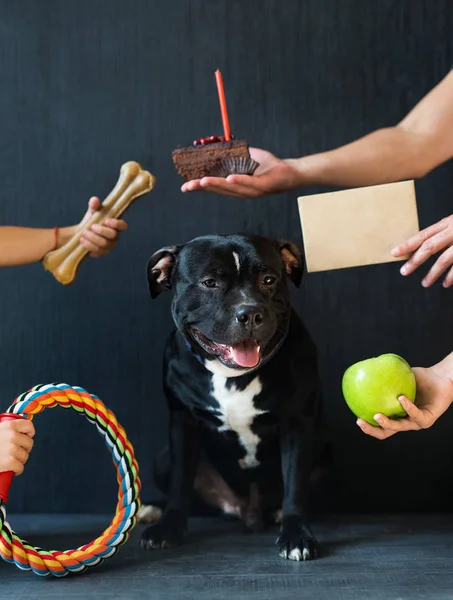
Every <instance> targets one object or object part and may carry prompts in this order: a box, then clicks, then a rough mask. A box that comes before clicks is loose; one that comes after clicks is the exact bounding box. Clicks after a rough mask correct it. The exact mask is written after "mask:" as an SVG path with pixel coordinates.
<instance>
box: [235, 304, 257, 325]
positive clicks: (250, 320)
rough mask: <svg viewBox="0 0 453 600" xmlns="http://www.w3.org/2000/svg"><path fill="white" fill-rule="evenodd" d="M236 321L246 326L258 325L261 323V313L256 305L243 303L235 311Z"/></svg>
mask: <svg viewBox="0 0 453 600" xmlns="http://www.w3.org/2000/svg"><path fill="white" fill-rule="evenodd" d="M236 321H237V322H238V323H240V324H241V325H244V326H246V327H259V326H260V325H262V323H263V313H262V312H261V311H260V309H259V308H258V307H257V306H250V305H245V304H244V305H243V306H240V307H239V308H238V309H237V311H236Z"/></svg>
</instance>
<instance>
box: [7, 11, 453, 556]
mask: <svg viewBox="0 0 453 600" xmlns="http://www.w3.org/2000/svg"><path fill="white" fill-rule="evenodd" d="M452 25H453V4H452V2H451V0H416V1H415V0H398V1H396V0H380V1H379V2H363V1H361V0H342V2H338V0H304V1H301V0H284V1H282V0H247V2H244V1H243V0H229V1H228V2H225V1H223V0H222V1H221V0H209V1H208V0H173V2H168V1H167V0H153V1H152V2H150V1H149V0H128V1H127V2H125V1H124V0H108V1H107V0H77V1H74V0H71V1H70V0H66V1H65V2H61V1H59V0H40V2H36V0H21V2H11V1H9V0H0V81H1V86H0V176H1V181H2V190H1V200H0V223H2V224H21V225H33V226H48V227H52V226H54V225H55V224H58V225H65V224H70V223H71V222H75V221H77V220H78V219H80V217H81V216H82V213H83V212H84V210H85V207H86V203H87V201H88V198H89V197H90V196H91V195H92V194H99V195H100V196H101V197H103V196H104V195H105V194H106V193H108V192H109V191H110V189H111V188H112V187H113V185H114V183H115V182H116V179H117V176H118V173H119V168H120V166H121V164H122V163H123V162H125V161H128V160H132V159H135V160H138V161H141V162H142V163H143V164H144V165H145V166H146V167H147V168H149V169H150V170H151V171H152V172H153V173H154V174H155V175H156V176H157V180H158V181H157V185H156V188H155V191H154V192H153V193H152V194H151V195H149V196H147V197H145V198H144V199H141V200H139V201H138V203H137V205H136V206H134V207H132V209H131V211H130V212H129V213H128V215H127V219H128V221H129V224H130V231H129V232H128V233H127V234H125V235H124V236H123V238H122V240H121V243H120V245H119V247H118V250H117V251H116V252H115V253H114V254H113V255H111V256H109V257H107V258H106V259H102V261H97V260H90V261H87V262H86V263H85V264H84V265H83V266H82V268H81V271H80V274H79V277H78V279H77V280H76V282H75V283H74V284H73V286H71V287H69V288H64V287H62V286H61V285H60V284H58V283H57V282H55V281H54V279H53V278H52V277H51V276H50V275H49V274H47V273H45V272H44V271H43V269H42V267H41V266H40V265H34V266H29V267H23V268H20V269H2V270H1V272H0V315H1V325H0V364H1V379H0V397H1V399H2V400H1V403H2V405H3V407H4V408H7V407H8V406H9V404H10V402H11V401H12V400H13V398H14V397H15V396H16V395H17V394H19V393H21V392H22V391H24V390H25V389H28V388H29V387H31V386H32V385H34V384H37V383H40V382H50V381H58V380H60V381H61V380H63V381H65V382H67V383H69V384H75V385H81V386H83V387H85V388H87V389H88V390H89V391H91V392H93V393H96V394H98V395H99V396H100V397H101V398H102V399H104V400H105V402H106V403H107V404H108V405H109V406H110V407H111V408H112V409H113V410H114V411H115V412H116V414H117V416H118V419H119V420H120V422H121V423H122V424H123V425H124V426H125V427H126V430H127V432H128V434H129V436H130V438H131V440H132V442H133V443H134V445H135V447H136V451H137V456H138V459H139V462H140V465H141V474H142V477H143V484H144V494H145V495H146V496H148V497H149V496H152V495H153V488H152V483H151V470H150V465H151V460H152V457H153V455H154V454H155V452H156V450H157V449H158V448H160V447H161V446H162V444H163V442H164V439H165V436H166V411H165V402H164V400H163V397H162V394H161V384H160V379H161V378H160V364H161V353H162V348H163V344H164V338H165V337H166V335H167V334H168V332H169V330H170V327H171V322H170V309H169V298H168V297H167V298H160V299H159V300H157V301H156V302H154V303H153V304H152V305H151V303H150V301H149V299H148V290H147V283H146V275H145V267H146V262H147V259H148V257H149V256H150V255H151V253H152V252H153V251H155V250H156V249H158V248H160V247H161V246H163V245H165V244H168V243H178V242H181V241H185V240H187V239H190V238H192V237H194V236H195V235H200V234H208V233H228V232H233V231H241V230H249V231H254V232H256V233H261V234H271V235H274V236H280V237H283V238H286V239H292V240H294V241H298V242H301V230H300V223H299V217H298V212H297V205H296V197H297V195H298V194H297V193H296V192H294V193H292V194H287V195H284V196H281V197H273V198H268V199H263V200H260V201H255V202H254V201H250V202H245V201H242V200H234V199H228V200H226V199H224V198H217V197H214V196H209V195H202V194H191V195H182V194H180V192H179V188H180V185H181V184H182V183H183V179H182V178H181V177H179V176H178V175H177V173H176V172H175V169H174V166H173V164H172V160H171V151H172V150H173V149H174V148H175V147H176V146H177V145H178V144H181V145H186V144H188V143H191V142H192V140H193V139H195V138H200V137H201V136H206V135H211V134H222V131H221V119H220V113H219V110H218V99H217V91H216V87H215V81H214V70H215V69H216V68H219V69H221V70H222V73H223V78H224V83H225V87H226V94H227V101H228V106H229V112H230V120H231V126H232V130H233V133H234V134H235V135H237V136H245V137H247V138H248V139H249V140H250V141H251V142H252V143H253V144H255V145H258V146H263V147H266V148H269V149H271V150H272V151H274V152H276V153H278V154H281V155H285V156H298V155H301V154H303V153H309V152H314V151H321V150H324V149H327V148H331V147H334V146H335V145H337V144H341V143H345V142H347V141H350V140H352V139H354V138H356V137H357V136H360V135H362V134H365V133H367V132H369V131H370V130H372V129H374V128H377V127H381V126H386V125H391V124H394V123H396V122H398V120H399V119H400V118H401V117H403V115H404V114H405V113H406V112H407V111H408V110H409V109H410V108H411V107H412V106H413V105H414V104H415V103H416V102H417V101H418V100H419V99H420V98H421V97H422V96H423V95H424V94H425V93H426V92H427V91H428V90H429V89H430V88H431V87H432V86H433V85H434V84H435V83H436V82H437V81H439V79H440V78H442V77H443V76H444V75H445V73H446V72H447V71H448V69H449V68H450V65H451V64H452V63H453V38H452V36H451V32H452V30H453V27H452ZM416 189H417V196H418V206H419V213H420V223H421V225H422V226H426V225H428V224H431V223H433V222H435V221H437V220H438V219H440V218H441V217H443V216H446V215H447V214H449V213H450V212H451V210H452V209H451V206H452V203H451V202H452V197H453V193H452V192H453V168H452V165H451V163H450V164H448V165H445V166H443V167H442V168H440V169H438V170H436V171H435V172H434V173H432V174H431V175H429V176H428V177H426V178H425V179H424V180H423V181H420V182H419V183H417V186H416ZM318 191H321V190H320V189H319V188H313V189H309V190H307V192H306V193H315V192H318ZM423 271H425V269H423ZM420 281H421V275H419V274H417V275H414V276H412V277H411V278H409V279H403V278H402V277H400V276H399V274H398V265H383V266H375V267H367V268H361V269H351V270H348V271H338V272H332V273H320V274H313V275H309V276H307V277H306V279H305V282H304V285H303V290H302V291H301V292H296V293H295V294H294V298H295V306H296V308H297V309H298V310H299V311H302V312H303V313H304V315H305V320H306V322H307V325H308V326H309V329H310V331H311V333H312V335H313V337H314V339H315V341H316V342H317V344H318V346H319V351H320V360H321V367H322V378H323V382H324V387H325V392H326V405H327V416H328V419H329V423H330V424H331V425H332V430H333V437H334V442H335V446H336V450H337V455H338V465H339V472H340V474H342V475H343V477H344V480H345V486H344V496H343V499H342V501H341V503H339V504H338V506H337V507H336V508H337V509H338V510H344V509H346V510H356V511H361V510H365V511H380V510H393V511H402V512H405V511H407V510H418V511H421V510H425V509H426V510H434V511H435V510H450V509H451V506H452V500H453V498H452V492H450V491H449V490H448V487H447V486H449V485H450V482H449V477H448V476H446V474H449V473H451V471H452V468H453V448H452V445H451V431H452V427H453V412H452V414H450V415H447V416H446V417H444V418H443V419H442V421H441V422H440V423H439V424H438V426H436V428H435V429H434V430H432V431H429V432H427V433H424V434H414V435H401V436H397V438H395V439H394V440H390V441H389V442H386V443H385V444H381V443H378V442H376V441H375V440H371V439H367V438H365V436H363V434H361V432H360V431H359V430H358V428H357V427H356V426H355V419H354V418H353V416H352V415H351V414H350V413H349V411H348V409H347V407H346V405H345V403H344V401H343V399H342V396H341V388H340V382H341V377H342V373H343V371H344V370H345V368H346V367H347V366H349V365H350V364H351V363H352V362H355V361H357V360H360V359H362V358H366V357H368V356H371V355H374V354H377V353H381V352H397V353H401V354H402V355H403V356H405V358H406V359H407V360H408V361H409V362H411V363H412V364H414V365H415V364H422V365H427V364H431V363H433V362H434V361H437V360H438V359H440V358H441V357H442V356H444V355H445V354H446V353H447V352H449V351H450V350H451V340H452V339H453V311H452V310H451V307H452V299H453V292H452V291H450V292H445V291H444V290H443V289H441V288H440V287H439V286H436V288H435V289H432V290H429V291H424V290H422V288H421V286H420ZM36 426H37V428H38V434H37V436H36V447H35V450H34V453H33V456H32V458H31V460H30V462H29V465H28V468H27V473H26V475H25V476H24V477H21V478H20V479H19V480H17V481H15V482H14V487H13V490H12V492H11V509H13V508H14V509H15V510H16V511H19V512H20V511H26V512H35V511H38V512H39V511H41V512H46V511H47V512H55V511H57V512H58V511H69V512H77V511H81V512H104V513H105V512H108V511H110V510H111V507H112V505H113V503H114V498H115V487H116V486H115V478H114V473H113V470H112V467H111V462H110V458H109V456H108V453H107V452H106V451H105V449H104V448H103V447H102V442H101V441H100V440H99V439H97V438H96V435H95V432H94V431H91V430H90V427H89V425H88V424H87V423H86V422H85V421H84V420H83V419H81V418H79V417H77V416H76V415H75V414H68V413H65V412H64V411H61V410H54V411H50V412H49V414H44V415H42V416H40V417H38V418H37V419H36ZM91 429H93V428H91ZM421 482H423V483H421ZM289 568H292V567H289Z"/></svg>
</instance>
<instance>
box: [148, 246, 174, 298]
mask: <svg viewBox="0 0 453 600" xmlns="http://www.w3.org/2000/svg"><path fill="white" fill-rule="evenodd" d="M181 248H182V246H168V247H166V248H161V249H160V250H158V251H157V252H155V253H154V254H153V255H152V256H151V258H150V259H149V261H148V285H149V293H150V294H151V298H153V299H154V298H157V296H158V295H159V294H160V293H161V292H165V291H166V290H170V289H171V275H172V271H173V268H174V266H175V264H176V258H177V256H178V254H179V252H180V250H181Z"/></svg>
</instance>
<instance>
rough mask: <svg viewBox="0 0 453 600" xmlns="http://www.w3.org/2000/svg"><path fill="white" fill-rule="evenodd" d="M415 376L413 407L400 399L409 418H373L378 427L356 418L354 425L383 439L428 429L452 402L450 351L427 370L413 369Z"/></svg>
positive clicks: (452, 361)
mask: <svg viewBox="0 0 453 600" xmlns="http://www.w3.org/2000/svg"><path fill="white" fill-rule="evenodd" d="M414 375H415V379H416V382H417V397H416V399H415V405H414V404H412V402H411V401H410V400H408V399H407V398H405V397H404V396H401V398H399V401H400V402H401V405H402V407H403V408H404V410H405V411H406V412H407V414H408V416H407V417H406V418H404V419H398V420H393V419H387V417H385V416H384V415H376V416H375V417H374V418H375V419H376V421H377V422H378V423H379V424H380V425H381V427H373V426H372V425H369V424H368V423H366V422H365V421H363V420H362V419H358V421H357V425H358V426H359V427H360V429H361V430H362V431H363V432H364V433H366V434H368V435H371V436H372V437H375V438H377V439H379V440H385V439H386V438H388V437H390V436H392V435H394V434H395V433H398V432H399V431H418V430H420V429H427V428H428V427H431V425H434V423H435V422H436V421H437V419H438V418H439V417H440V416H441V415H443V414H444V412H445V411H446V410H447V409H448V408H449V407H450V405H451V403H452V402H453V352H452V353H451V354H449V355H448V356H447V357H446V358H444V359H443V360H442V361H441V362H440V363H438V364H437V365H434V366H432V367H430V368H429V369H423V368H420V367H417V368H415V369H414Z"/></svg>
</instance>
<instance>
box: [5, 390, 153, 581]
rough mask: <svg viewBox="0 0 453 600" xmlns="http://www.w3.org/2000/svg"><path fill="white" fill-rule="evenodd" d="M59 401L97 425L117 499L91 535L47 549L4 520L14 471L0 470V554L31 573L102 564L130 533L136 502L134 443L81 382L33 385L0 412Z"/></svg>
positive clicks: (21, 412)
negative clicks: (76, 544) (105, 522)
mask: <svg viewBox="0 0 453 600" xmlns="http://www.w3.org/2000/svg"><path fill="white" fill-rule="evenodd" d="M54 406H61V407H63V408H72V409H74V410H75V411H77V412H78V413H80V414H82V415H85V417H86V418H87V419H88V420H89V421H90V423H93V424H94V425H96V427H97V428H98V431H99V433H100V434H101V435H102V436H103V437H104V439H105V443H106V444H107V447H108V448H109V450H110V452H111V454H112V458H113V463H114V465H115V467H116V471H117V481H118V485H119V492H118V504H117V507H116V513H115V516H114V518H113V520H112V522H111V524H110V526H109V527H108V528H107V529H106V530H105V531H104V532H103V533H102V534H101V535H100V536H99V537H98V538H96V539H95V540H94V541H92V542H91V543H89V544H86V545H85V546H81V547H80V548H77V549H76V550H65V551H64V552H63V551H58V550H52V551H47V550H43V549H42V548H34V547H33V546H31V545H30V544H29V543H28V542H26V541H24V540H21V539H20V537H19V536H18V535H17V534H16V533H15V532H14V531H13V530H12V529H11V527H10V526H9V524H8V522H7V521H6V510H5V504H6V501H7V499H8V491H9V486H10V485H11V480H12V477H13V474H12V473H11V472H7V473H1V474H0V556H1V557H2V558H3V560H5V561H6V562H9V563H14V564H15V565H16V566H17V567H19V569H23V570H26V571H29V570H32V571H33V572H34V573H36V575H54V576H55V577H64V576H65V575H67V574H68V573H81V572H83V571H85V569H86V568H87V567H93V566H95V565H99V564H101V563H102V562H103V561H104V559H106V558H110V556H113V555H114V554H115V553H116V551H117V550H118V548H119V546H120V545H121V544H124V543H125V542H127V540H128V539H129V535H130V532H131V530H132V528H133V527H134V525H135V523H136V520H137V512H138V510H139V508H140V487H141V484H140V479H139V476H138V464H137V461H136V460H135V456H134V449H133V448H132V445H131V443H130V442H129V441H128V439H127V437H126V432H125V431H124V429H123V428H122V427H121V425H120V424H119V423H118V421H117V420H116V417H115V415H114V414H113V413H112V412H111V411H110V410H108V409H107V408H106V407H105V405H104V404H103V403H102V402H101V400H99V398H98V397H97V396H93V395H92V394H89V393H88V392H86V391H85V390H84V389H82V388H80V387H70V386H69V385H66V384H65V383H57V384H52V385H38V386H36V387H34V388H32V389H31V390H30V391H29V392H26V393H25V394H22V395H21V396H19V397H18V398H16V400H15V401H14V403H13V404H12V405H11V406H10V407H9V409H8V412H7V413H4V414H3V415H0V421H2V420H3V419H5V420H6V419H16V418H26V419H32V418H33V417H34V415H36V414H38V413H40V412H42V411H43V410H44V409H46V408H53V407H54Z"/></svg>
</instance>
